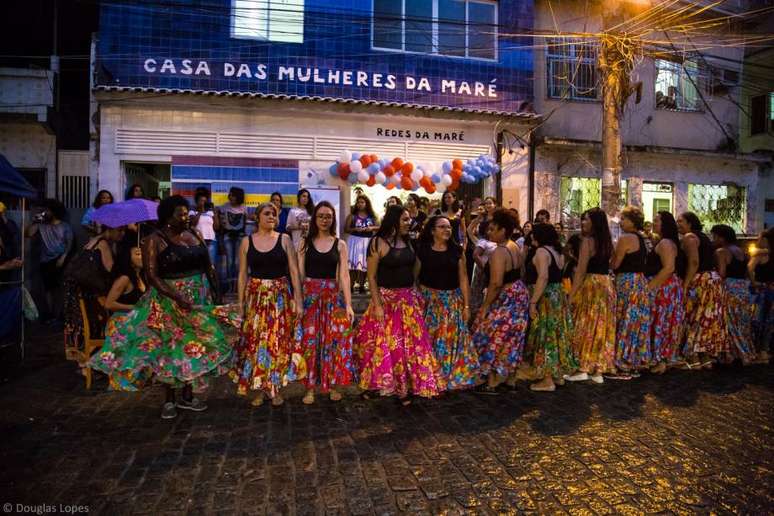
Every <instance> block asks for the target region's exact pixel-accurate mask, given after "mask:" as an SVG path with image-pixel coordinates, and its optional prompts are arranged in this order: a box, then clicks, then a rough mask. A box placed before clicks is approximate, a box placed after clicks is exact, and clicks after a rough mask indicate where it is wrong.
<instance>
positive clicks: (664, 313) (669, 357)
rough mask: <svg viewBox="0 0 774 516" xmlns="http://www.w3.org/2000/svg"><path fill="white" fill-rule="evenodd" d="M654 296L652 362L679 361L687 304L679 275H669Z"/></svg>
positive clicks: (651, 330)
mask: <svg viewBox="0 0 774 516" xmlns="http://www.w3.org/2000/svg"><path fill="white" fill-rule="evenodd" d="M650 297H651V305H650V311H651V326H650V335H651V357H652V360H653V362H664V363H666V364H674V363H677V362H680V360H681V359H682V357H681V356H680V342H681V339H682V335H683V321H684V320H685V305H684V304H683V282H682V281H680V278H678V277H677V275H675V274H672V275H671V276H670V277H669V279H667V280H666V282H664V284H663V285H661V287H660V288H659V289H658V290H657V291H656V292H655V293H654V292H651V293H650Z"/></svg>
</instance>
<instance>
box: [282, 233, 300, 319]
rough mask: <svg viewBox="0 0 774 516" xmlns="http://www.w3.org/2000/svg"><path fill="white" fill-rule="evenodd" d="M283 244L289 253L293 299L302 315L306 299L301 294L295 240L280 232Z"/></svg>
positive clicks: (298, 313)
mask: <svg viewBox="0 0 774 516" xmlns="http://www.w3.org/2000/svg"><path fill="white" fill-rule="evenodd" d="M280 238H281V239H282V246H283V247H284V248H285V253H287V255H288V268H289V269H290V283H291V285H293V299H294V300H295V302H296V314H297V315H298V316H301V312H302V310H303V309H304V305H303V303H304V299H303V297H302V296H301V276H300V275H299V273H298V258H297V253H296V249H295V248H294V247H293V241H292V240H291V239H290V237H289V236H288V235H284V234H280Z"/></svg>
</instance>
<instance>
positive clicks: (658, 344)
mask: <svg viewBox="0 0 774 516" xmlns="http://www.w3.org/2000/svg"><path fill="white" fill-rule="evenodd" d="M653 229H654V233H653V234H654V236H655V237H657V238H658V240H657V241H656V243H655V246H654V247H653V250H652V251H650V252H649V253H648V263H647V267H646V274H647V276H648V292H649V294H650V298H651V317H652V323H651V329H650V342H651V347H652V349H651V355H652V361H653V363H654V364H655V365H654V366H653V367H652V368H651V369H650V372H651V373H654V374H663V373H664V372H665V371H666V370H667V367H670V366H674V365H676V364H677V363H678V362H679V361H680V360H681V358H682V353H681V350H680V339H681V337H682V330H683V322H684V320H685V303H684V302H683V300H684V298H683V285H682V281H681V280H680V276H679V271H680V270H681V269H682V268H683V267H684V265H685V256H684V255H683V252H682V250H681V249H680V234H679V233H678V231H677V222H675V218H674V216H672V214H671V213H669V212H668V211H660V212H658V213H657V214H656V216H655V217H653Z"/></svg>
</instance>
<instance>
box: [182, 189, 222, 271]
mask: <svg viewBox="0 0 774 516" xmlns="http://www.w3.org/2000/svg"><path fill="white" fill-rule="evenodd" d="M189 215H190V216H191V227H192V228H194V229H195V230H196V232H197V233H199V236H200V237H201V238H202V240H204V243H205V244H206V245H207V252H208V253H209V254H210V263H212V264H213V265H214V264H216V263H218V232H219V231H220V217H218V216H216V214H215V208H214V207H213V205H212V202H210V192H209V190H207V189H206V188H197V189H196V193H195V194H194V209H192V210H191V211H190V212H189Z"/></svg>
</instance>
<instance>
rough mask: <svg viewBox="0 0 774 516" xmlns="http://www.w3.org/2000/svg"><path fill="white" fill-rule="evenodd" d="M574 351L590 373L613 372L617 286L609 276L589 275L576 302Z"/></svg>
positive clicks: (582, 369)
mask: <svg viewBox="0 0 774 516" xmlns="http://www.w3.org/2000/svg"><path fill="white" fill-rule="evenodd" d="M572 320H573V323H574V325H575V331H574V333H573V335H572V349H573V352H574V354H575V357H576V358H577V359H578V368H579V369H580V370H581V371H584V372H587V373H594V372H595V371H596V372H598V373H605V372H608V371H610V370H612V369H614V365H613V361H614V359H615V286H614V285H613V278H612V277H611V276H610V275H609V274H586V275H585V276H584V277H583V282H582V283H581V286H580V288H579V289H578V291H577V292H576V293H575V298H574V299H573V310H572Z"/></svg>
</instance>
